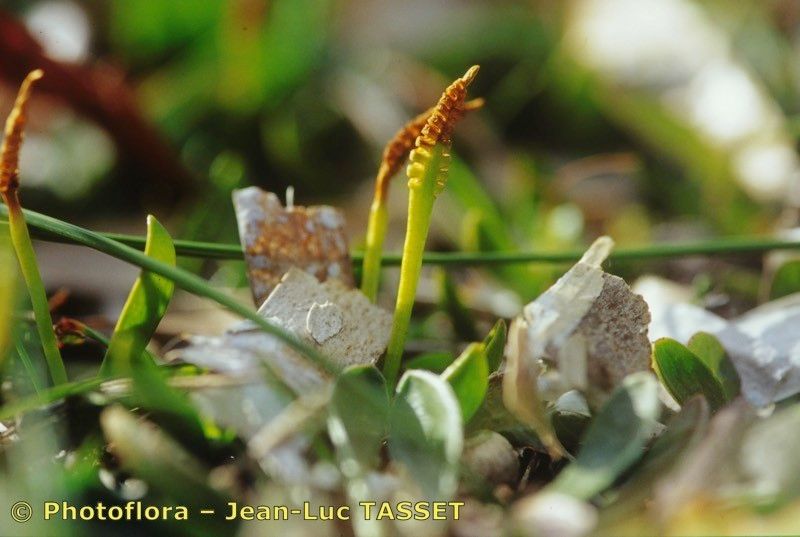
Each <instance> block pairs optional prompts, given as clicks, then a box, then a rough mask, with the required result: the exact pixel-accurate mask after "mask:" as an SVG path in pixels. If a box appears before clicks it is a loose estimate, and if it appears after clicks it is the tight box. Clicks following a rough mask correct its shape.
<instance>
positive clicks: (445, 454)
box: [389, 370, 464, 500]
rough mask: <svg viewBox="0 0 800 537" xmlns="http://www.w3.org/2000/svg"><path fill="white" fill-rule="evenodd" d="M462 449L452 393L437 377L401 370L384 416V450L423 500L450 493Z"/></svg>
mask: <svg viewBox="0 0 800 537" xmlns="http://www.w3.org/2000/svg"><path fill="white" fill-rule="evenodd" d="M463 447H464V436H463V427H462V424H461V412H460V409H459V406H458V401H457V400H456V397H455V395H454V394H453V390H452V389H451V388H450V385H449V384H447V382H445V381H444V380H442V379H441V378H440V377H438V376H437V375H434V374H433V373H429V372H427V371H420V370H412V371H407V372H406V373H405V375H403V378H402V379H400V382H399V384H398V386H397V394H396V397H395V401H394V404H393V406H392V409H391V412H390V415H389V451H390V453H391V455H392V458H393V459H394V460H396V461H397V462H399V463H401V464H403V465H404V466H405V468H406V470H407V471H408V473H409V475H410V476H411V477H412V478H413V479H414V481H415V482H416V483H417V484H418V485H419V486H420V488H421V490H422V493H423V495H424V496H425V497H427V498H429V499H433V498H438V499H439V500H444V499H448V498H450V497H452V495H453V494H454V493H455V491H456V485H457V476H458V463H459V459H460V457H461V451H462V449H463Z"/></svg>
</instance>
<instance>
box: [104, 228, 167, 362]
mask: <svg viewBox="0 0 800 537" xmlns="http://www.w3.org/2000/svg"><path fill="white" fill-rule="evenodd" d="M144 255H146V256H148V257H150V258H153V259H156V260H158V261H161V262H162V263H166V264H169V265H172V266H174V265H175V247H174V246H173V245H172V238H171V237H170V236H169V233H168V232H167V230H166V229H164V227H163V226H162V225H161V224H160V223H159V222H158V220H156V219H155V218H154V217H153V216H148V217H147V243H146V244H145V248H144ZM174 289H175V284H174V282H173V281H172V280H170V279H167V278H164V277H163V276H159V275H157V274H153V273H152V272H149V271H146V270H143V271H142V273H141V274H140V275H139V278H138V279H137V280H136V282H135V283H134V284H133V288H131V292H130V294H129V295H128V300H127V301H126V302H125V306H124V307H123V308H122V313H121V314H120V316H119V319H118V320H117V326H116V327H115V328H114V333H113V334H112V335H111V341H110V342H109V344H108V350H107V351H106V356H105V359H104V360H103V365H102V366H101V367H100V372H101V375H104V376H124V375H130V374H131V372H132V371H133V369H134V368H136V367H137V366H138V365H141V364H143V363H145V362H144V360H143V356H142V353H143V352H144V350H145V348H146V347H147V344H148V342H149V341H150V338H152V337H153V334H154V333H155V331H156V328H157V327H158V323H160V322H161V318H162V317H163V316H164V313H166V311H167V306H168V305H169V301H170V299H171V298H172V292H173V291H174Z"/></svg>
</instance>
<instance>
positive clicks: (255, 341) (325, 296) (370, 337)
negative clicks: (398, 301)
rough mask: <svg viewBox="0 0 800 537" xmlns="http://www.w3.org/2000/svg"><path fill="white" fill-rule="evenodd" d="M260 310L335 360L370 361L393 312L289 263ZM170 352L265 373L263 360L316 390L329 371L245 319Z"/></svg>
mask: <svg viewBox="0 0 800 537" xmlns="http://www.w3.org/2000/svg"><path fill="white" fill-rule="evenodd" d="M258 312H259V314H260V315H262V316H263V317H265V318H267V319H269V320H270V321H271V322H273V323H274V324H276V325H278V326H281V327H283V328H285V329H286V330H288V331H290V332H292V333H293V334H294V335H295V336H296V337H298V338H299V339H301V340H303V341H305V342H307V343H308V344H310V345H311V346H313V347H315V348H317V349H318V350H319V351H320V352H321V353H322V354H323V355H324V356H326V357H328V358H329V359H330V360H331V361H332V362H333V363H334V365H336V366H339V367H344V366H347V365H352V364H372V363H375V362H376V361H377V359H378V358H379V357H380V355H381V354H382V353H383V351H384V350H385V349H386V345H387V344H388V341H389V333H390V330H391V322H392V316H391V314H390V313H389V312H387V311H385V310H383V309H381V308H380V307H378V306H375V305H374V304H372V303H371V302H370V301H369V300H368V299H367V297H366V296H364V295H363V294H362V293H361V292H360V291H358V290H354V289H349V288H347V287H346V286H345V285H344V284H343V283H341V282H340V281H338V280H327V281H325V282H322V283H320V282H319V281H318V280H317V279H316V278H315V277H314V276H312V275H310V274H308V273H306V272H304V271H302V270H300V269H295V268H293V269H291V270H289V272H287V273H286V275H284V277H283V279H282V280H281V282H280V283H279V284H278V286H277V287H275V289H274V290H273V291H272V293H271V294H270V295H269V297H267V299H266V300H265V301H264V304H263V305H262V306H261V308H260V309H259V311H258ZM190 343H191V344H190V345H189V346H188V347H185V348H182V349H178V350H176V351H173V352H172V353H171V356H172V357H178V358H180V359H182V360H185V361H187V362H191V363H194V364H197V365H200V366H203V367H209V368H212V369H215V370H218V371H222V372H227V373H236V374H239V375H241V374H258V375H263V374H264V372H263V367H264V365H265V363H266V364H268V365H269V367H270V369H271V370H273V371H275V372H276V373H277V374H278V376H279V377H280V378H281V379H282V380H283V381H284V382H285V383H286V384H288V385H289V386H290V387H291V388H293V389H295V390H296V391H298V392H299V393H303V392H307V391H309V390H315V389H318V388H319V387H320V385H321V384H323V383H325V382H326V381H327V380H328V379H329V375H327V374H326V373H324V372H323V371H322V370H320V369H319V368H317V367H316V366H314V365H313V364H312V363H311V362H310V361H309V360H308V359H306V358H304V357H303V356H301V355H300V354H299V353H297V352H296V351H294V350H293V349H291V348H290V347H288V346H287V345H286V344H285V343H283V342H282V341H280V340H278V339H277V338H275V337H274V336H271V335H269V334H266V333H264V332H262V331H261V330H260V329H258V328H257V327H256V326H255V325H254V324H253V323H251V322H248V321H245V322H242V323H239V324H237V325H236V326H234V327H233V328H231V329H230V330H228V331H227V332H226V333H225V334H224V335H222V336H221V337H193V338H191V339H190Z"/></svg>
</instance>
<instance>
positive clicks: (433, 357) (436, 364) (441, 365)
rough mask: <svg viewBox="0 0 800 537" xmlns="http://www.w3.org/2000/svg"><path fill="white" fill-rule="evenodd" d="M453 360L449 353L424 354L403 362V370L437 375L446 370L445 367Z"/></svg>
mask: <svg viewBox="0 0 800 537" xmlns="http://www.w3.org/2000/svg"><path fill="white" fill-rule="evenodd" d="M454 360H455V358H454V357H453V355H452V354H450V353H449V352H426V353H424V354H420V355H419V356H415V357H414V358H412V359H410V360H408V361H407V362H405V368H406V370H408V369H425V370H426V371H432V372H433V373H436V374H439V373H441V372H443V371H444V370H445V369H447V366H449V365H450V364H452V363H453V361H454Z"/></svg>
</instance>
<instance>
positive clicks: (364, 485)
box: [328, 365, 391, 537]
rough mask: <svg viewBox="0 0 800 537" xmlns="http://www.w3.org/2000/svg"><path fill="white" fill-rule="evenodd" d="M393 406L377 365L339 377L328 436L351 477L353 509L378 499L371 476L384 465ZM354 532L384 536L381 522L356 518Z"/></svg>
mask: <svg viewBox="0 0 800 537" xmlns="http://www.w3.org/2000/svg"><path fill="white" fill-rule="evenodd" d="M390 407H391V403H390V401H389V392H388V391H387V389H386V379H384V378H383V375H381V373H380V371H378V370H377V369H376V368H375V367H374V366H371V365H370V366H361V365H359V366H352V367H349V368H347V369H345V370H344V371H343V372H342V374H341V375H340V376H339V377H338V378H337V380H336V384H335V385H334V388H333V394H332V396H331V400H330V405H329V407H328V434H329V435H330V437H331V441H332V442H333V445H334V446H336V455H337V459H338V460H339V468H340V469H341V471H342V473H343V474H344V476H345V478H347V482H346V488H347V495H348V497H349V499H350V504H351V508H353V509H356V508H358V505H359V504H360V502H363V501H370V500H371V499H372V498H374V497H375V494H376V492H375V491H374V490H372V488H371V487H370V483H369V481H368V480H367V474H368V472H370V471H372V470H375V469H376V468H377V467H378V465H379V464H380V451H381V444H382V443H383V439H384V438H385V437H386V429H387V424H388V421H389V409H390ZM353 532H354V534H355V535H356V536H357V537H374V536H380V535H383V532H382V528H381V523H380V522H379V521H377V520H362V519H356V520H354V521H353Z"/></svg>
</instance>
